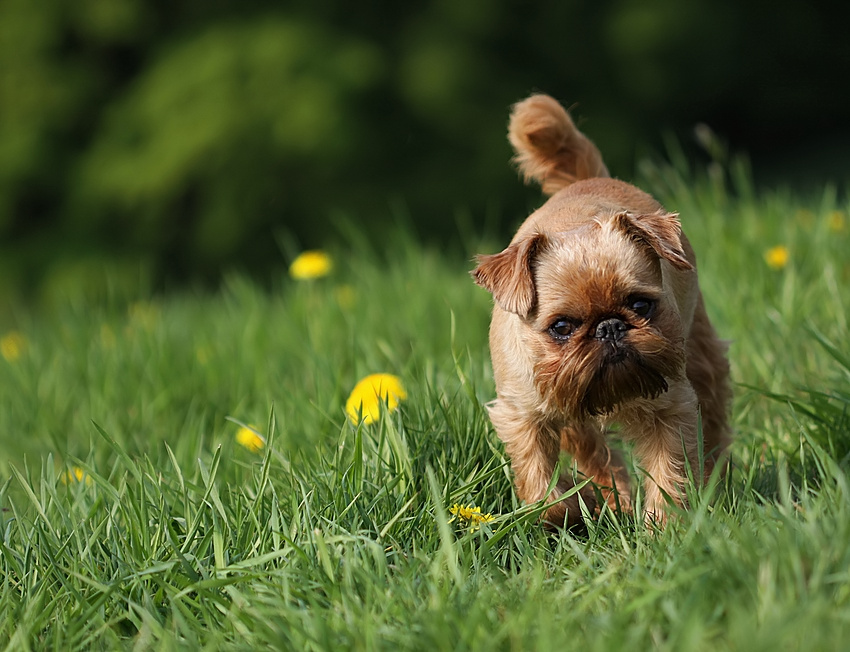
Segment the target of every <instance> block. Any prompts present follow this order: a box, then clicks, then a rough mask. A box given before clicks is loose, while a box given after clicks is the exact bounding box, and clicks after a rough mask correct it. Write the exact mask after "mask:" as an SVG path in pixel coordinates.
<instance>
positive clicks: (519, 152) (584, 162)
mask: <svg viewBox="0 0 850 652" xmlns="http://www.w3.org/2000/svg"><path fill="white" fill-rule="evenodd" d="M508 140H509V141H510V143H511V145H512V146H513V148H514V152H516V156H514V162H515V163H516V164H517V165H518V167H519V170H520V172H521V173H522V176H523V178H524V179H525V181H526V183H528V182H529V181H536V182H537V183H539V184H540V186H541V188H542V189H543V192H544V193H546V194H547V195H551V194H554V193H555V192H557V191H558V190H560V189H561V188H563V187H565V186H569V185H570V184H572V183H575V182H576V181H579V180H581V179H590V178H593V177H608V176H610V175H609V174H608V168H606V167H605V163H603V161H602V156H601V155H600V153H599V150H598V149H596V146H595V145H594V144H593V143H592V142H590V140H589V139H588V138H587V137H586V136H585V135H584V134H583V133H581V132H580V131H579V130H578V129H577V128H576V126H575V124H574V123H573V121H572V118H570V115H569V113H567V112H566V110H565V109H564V107H562V106H561V105H560V104H558V102H557V101H556V100H554V99H553V98H551V97H549V96H548V95H532V96H531V97H529V98H527V99H525V100H523V101H522V102H518V103H517V104H514V106H513V107H512V111H511V119H510V124H509V126H508Z"/></svg>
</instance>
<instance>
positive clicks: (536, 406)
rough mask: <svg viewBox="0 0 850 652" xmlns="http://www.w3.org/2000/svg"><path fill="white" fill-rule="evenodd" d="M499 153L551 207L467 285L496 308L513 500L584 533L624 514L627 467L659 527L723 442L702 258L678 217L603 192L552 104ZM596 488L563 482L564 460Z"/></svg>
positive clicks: (725, 367)
mask: <svg viewBox="0 0 850 652" xmlns="http://www.w3.org/2000/svg"><path fill="white" fill-rule="evenodd" d="M508 139H509V141H510V143H511V145H512V146H513V149H514V151H515V154H516V156H515V159H514V161H515V162H516V163H517V165H518V167H519V170H520V172H521V174H522V175H523V177H524V178H525V181H526V182H529V181H534V182H537V183H539V184H540V186H541V188H542V190H543V192H544V193H545V194H546V195H549V196H550V197H549V199H548V200H547V201H546V202H545V203H544V204H543V206H541V207H540V208H539V209H537V210H536V211H535V212H533V213H532V214H531V215H530V216H529V217H528V218H527V219H526V220H525V222H524V223H523V224H522V225H521V226H520V227H519V230H518V231H517V233H516V235H515V236H514V238H513V240H512V241H511V243H510V245H509V246H508V247H507V248H506V249H505V250H504V251H502V252H500V253H497V254H492V255H480V256H478V257H477V267H476V268H475V269H474V270H473V271H472V272H471V273H472V276H473V278H474V280H475V281H476V282H477V283H478V284H479V285H481V286H482V287H484V288H486V289H487V290H488V291H489V292H490V293H491V294H492V295H493V298H494V308H493V316H492V322H491V325H490V354H491V359H492V363H493V375H494V378H495V381H496V396H497V398H496V399H495V401H493V402H492V403H490V404H489V405H488V410H489V415H490V420H491V421H492V423H493V426H494V428H495V430H496V433H497V435H498V436H499V438H500V439H501V441H502V442H503V443H504V445H505V449H506V452H507V454H508V456H509V457H510V460H511V467H512V471H513V475H514V484H515V486H516V492H517V495H518V496H519V498H520V499H521V500H523V501H524V502H526V503H532V502H536V501H539V500H542V499H545V500H546V501H547V503H551V505H550V506H549V507H548V508H547V510H546V511H545V512H544V513H543V517H542V518H543V520H544V522H545V523H546V524H548V525H550V526H554V527H564V526H565V527H571V526H573V525H577V524H580V523H582V522H583V519H582V515H581V510H580V505H579V496H581V499H582V500H584V502H585V503H586V507H587V508H588V509H589V510H591V511H598V510H599V508H600V507H598V505H599V503H598V501H597V499H596V496H597V491H598V495H599V496H600V498H601V500H603V501H605V502H606V503H608V504H609V505H610V506H611V507H612V508H613V509H620V510H623V511H624V512H630V511H631V510H632V500H633V499H632V493H631V487H630V484H631V483H630V478H629V473H628V471H627V469H626V464H625V460H624V458H623V455H622V453H621V452H620V451H619V450H617V449H615V448H611V447H609V445H608V436H609V429H610V428H611V427H612V426H613V425H614V424H617V426H618V434H619V436H620V437H621V438H622V439H623V440H624V441H627V442H631V443H632V444H633V454H634V456H635V458H636V460H637V462H638V464H639V466H640V467H641V468H642V469H643V470H644V471H645V474H646V482H645V486H644V501H643V506H644V509H645V519H646V520H647V521H648V522H655V523H659V524H661V525H663V524H664V523H665V522H666V520H667V518H668V517H669V513H670V511H671V510H669V509H668V501H671V502H672V504H674V505H678V506H680V507H687V504H686V502H687V500H686V497H685V495H686V491H685V487H686V485H687V483H688V482H689V476H690V477H692V478H694V479H695V480H696V482H697V483H703V482H705V481H706V480H707V478H708V477H709V475H710V474H711V472H712V470H713V468H714V467H715V466H716V465H717V464H719V463H720V462H721V460H723V459H724V458H725V455H724V453H725V451H726V449H727V446H728V445H729V443H730V428H729V423H728V411H729V403H730V400H731V389H730V384H729V363H728V361H727V358H726V350H727V345H726V343H725V342H723V341H721V340H720V339H718V336H717V334H716V332H715V330H714V327H713V326H712V324H711V322H710V321H709V318H708V315H707V314H706V310H705V306H704V304H703V298H702V294H701V292H700V289H699V285H698V281H697V272H696V260H695V256H694V252H693V249H692V248H691V246H690V244H689V242H688V240H687V238H686V237H685V235H684V233H682V229H681V225H680V222H679V217H678V215H677V214H675V213H671V212H668V211H667V210H665V209H664V208H663V207H662V206H661V204H660V203H658V202H657V201H656V200H655V199H653V198H652V197H651V196H650V195H648V194H647V193H645V192H643V191H642V190H639V189H638V188H636V187H635V186H633V185H630V184H628V183H625V182H623V181H619V180H616V179H612V178H611V177H610V175H609V173H608V169H607V168H606V166H605V163H604V162H603V160H602V157H601V155H600V153H599V150H598V149H597V148H596V146H595V145H594V144H593V143H592V142H591V141H590V140H589V139H588V138H587V137H586V136H585V135H584V134H583V133H581V132H580V131H579V130H578V129H577V128H576V126H575V124H574V123H573V121H572V119H571V118H570V116H569V114H568V113H567V111H566V110H565V109H564V108H563V107H562V106H561V105H560V104H559V103H558V102H557V101H556V100H554V99H553V98H551V97H549V96H547V95H542V94H535V95H532V96H531V97H529V98H527V99H525V100H523V101H522V102H519V103H518V104H515V105H514V106H513V107H512V112H511V117H510V124H509V129H508ZM562 451H563V452H565V453H567V454H568V455H569V456H571V457H572V459H573V462H574V464H575V467H576V468H577V470H578V472H579V474H580V475H581V476H583V477H584V478H587V479H590V480H591V481H592V483H593V485H595V487H596V491H594V490H593V489H592V486H591V485H590V484H587V485H586V486H585V487H583V489H582V491H581V492H579V493H578V494H575V493H574V494H573V495H572V496H571V497H569V498H568V499H566V500H559V497H560V496H562V495H563V494H564V493H565V492H566V491H568V490H569V489H570V488H571V487H574V486H575V477H572V478H571V477H565V476H562V477H560V478H558V479H556V484H555V485H554V489H552V490H551V491H550V486H552V482H553V480H555V479H554V478H553V476H554V473H555V469H556V466H557V464H558V461H559V456H560V454H561V452H562Z"/></svg>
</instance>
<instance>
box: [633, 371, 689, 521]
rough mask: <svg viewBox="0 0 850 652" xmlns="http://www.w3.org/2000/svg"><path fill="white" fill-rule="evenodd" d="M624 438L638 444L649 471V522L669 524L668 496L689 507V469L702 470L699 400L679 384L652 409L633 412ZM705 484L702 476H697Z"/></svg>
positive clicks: (685, 384)
mask: <svg viewBox="0 0 850 652" xmlns="http://www.w3.org/2000/svg"><path fill="white" fill-rule="evenodd" d="M629 412H630V414H629V415H628V418H627V423H626V424H624V425H626V428H624V433H623V434H624V435H626V436H627V437H629V438H630V439H632V440H633V441H634V442H635V450H634V452H635V456H636V457H637V459H638V463H639V464H640V466H641V467H642V468H643V469H644V471H646V474H647V476H648V477H647V479H646V482H645V485H644V486H645V494H644V495H645V498H644V509H645V511H646V519H647V521H655V522H657V523H661V524H663V523H664V522H666V520H667V513H666V511H665V507H666V504H667V498H666V497H665V494H666V496H669V497H670V498H671V499H672V500H673V501H674V502H675V503H676V504H678V505H680V506H683V507H687V501H686V495H685V490H686V485H687V483H688V465H690V466H691V469H694V470H696V469H697V468H698V466H699V459H698V453H699V441H698V437H699V430H698V427H697V398H696V394H695V393H694V390H693V388H692V387H691V385H690V384H689V383H688V382H687V381H679V382H675V383H673V384H672V385H671V387H670V390H669V392H667V394H665V395H664V396H663V397H662V398H659V399H656V400H655V401H653V402H652V404H651V405H650V406H643V407H641V408H636V409H634V410H630V411H629ZM693 476H694V478H696V479H697V482H702V478H701V477H700V476H699V473H698V472H695V473H693Z"/></svg>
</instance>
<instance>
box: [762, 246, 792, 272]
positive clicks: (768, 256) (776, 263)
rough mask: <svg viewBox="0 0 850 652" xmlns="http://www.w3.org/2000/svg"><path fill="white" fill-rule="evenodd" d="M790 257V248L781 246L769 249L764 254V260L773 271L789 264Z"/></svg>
mask: <svg viewBox="0 0 850 652" xmlns="http://www.w3.org/2000/svg"><path fill="white" fill-rule="evenodd" d="M789 256H790V254H789V253H788V247H785V246H783V245H779V246H777V247H772V248H770V249H768V250H767V251H766V252H765V254H764V259H765V261H766V262H767V266H768V267H770V268H771V269H782V268H783V267H785V266H786V265H787V264H788V258H789Z"/></svg>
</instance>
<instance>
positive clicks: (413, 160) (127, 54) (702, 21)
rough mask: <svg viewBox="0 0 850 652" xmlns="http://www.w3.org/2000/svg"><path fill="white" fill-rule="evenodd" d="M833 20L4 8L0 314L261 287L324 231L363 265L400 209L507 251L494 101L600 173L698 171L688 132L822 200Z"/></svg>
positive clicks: (526, 198)
mask: <svg viewBox="0 0 850 652" xmlns="http://www.w3.org/2000/svg"><path fill="white" fill-rule="evenodd" d="M848 25H850V5H848V4H845V3H832V2H829V3H827V2H809V1H802V0H799V1H797V0H790V1H785V2H782V1H780V2H761V1H758V0H756V1H749V2H747V1H742V0H692V1H689V2H681V1H679V0H656V1H652V2H645V1H638V0H613V1H608V2H602V1H600V2H577V1H569V0H567V1H562V2H541V3H527V2H520V1H519V0H515V1H511V0H505V1H502V2H495V1H487V0H437V1H434V2H422V1H411V2H404V3H401V2H396V1H392V2H391V1H389V0H366V1H362V2H356V3H352V2H341V1H340V0H309V1H308V0H293V1H292V2H273V1H269V0H262V1H261V0H158V1H150V0H77V1H75V2H73V3H72V2H66V1H60V0H44V1H43V2H33V1H32V0H3V2H2V3H0V302H2V304H3V305H4V306H7V307H8V306H10V305H16V304H17V303H18V302H20V301H21V300H36V301H46V302H48V303H49V302H51V301H54V300H57V299H60V300H61V299H62V298H63V297H66V296H67V295H74V293H80V292H83V293H97V292H106V291H113V290H114V288H115V287H119V288H120V287H121V286H122V284H123V285H126V286H127V287H128V288H132V287H134V286H135V285H138V284H139V283H140V282H142V281H140V280H139V279H140V278H143V279H147V280H146V281H145V282H149V283H151V284H153V286H154V287H173V286H176V285H181V284H183V283H185V282H198V281H212V282H215V280H216V279H217V278H219V275H220V274H221V273H222V271H224V270H227V269H232V268H241V269H245V270H248V271H249V272H251V273H254V274H257V275H258V276H259V277H262V276H263V275H265V274H268V273H269V270H270V269H273V268H277V269H279V268H280V266H281V265H283V264H285V263H286V252H285V250H286V249H287V247H289V248H297V247H308V248H309V247H317V246H322V245H324V244H326V242H327V241H328V239H332V238H334V237H339V235H338V233H337V232H336V231H335V230H334V228H333V224H334V221H335V220H336V219H337V218H338V217H339V216H345V217H346V218H347V219H349V220H353V221H354V222H355V223H356V224H358V225H359V226H360V227H361V228H362V229H363V230H364V231H365V232H366V233H368V234H371V235H372V236H373V239H374V238H377V240H376V242H377V243H378V244H377V246H378V248H380V240H379V238H380V234H381V232H382V229H383V228H384V226H385V225H386V224H387V223H388V222H390V221H392V220H394V219H398V216H399V214H404V215H407V216H408V217H407V219H408V220H409V221H410V222H411V223H412V224H414V225H415V228H416V230H417V231H418V232H419V233H420V234H421V235H422V237H423V238H425V239H428V240H431V241H436V242H440V241H441V240H445V239H448V238H450V236H449V235H448V234H451V233H456V232H457V229H456V222H457V221H458V220H459V219H462V220H465V221H466V223H467V225H471V228H476V229H477V228H481V229H482V230H485V229H486V230H489V231H490V232H494V234H498V233H500V232H504V233H505V234H507V233H508V231H509V230H510V229H511V228H512V227H513V226H515V224H516V223H517V221H518V220H519V218H521V217H523V216H524V215H525V214H526V213H527V211H528V210H529V208H530V207H531V206H532V205H533V203H535V202H536V201H537V197H538V195H537V193H536V192H534V191H533V190H531V189H527V188H523V187H522V185H521V184H520V183H519V181H518V179H517V178H516V176H515V173H514V171H513V170H512V169H511V168H510V166H509V164H508V160H509V157H510V151H509V149H508V146H507V143H506V140H505V126H506V120H507V113H508V107H509V105H510V104H511V103H513V102H515V101H517V100H519V99H522V98H523V97H524V96H526V95H527V94H528V93H530V92H532V91H536V90H539V91H545V92H548V93H550V94H552V95H554V96H555V97H557V98H558V99H559V100H561V101H562V102H564V103H565V104H567V105H568V106H571V107H572V108H573V114H574V116H575V117H576V118H577V119H578V122H579V125H580V126H581V128H582V129H583V130H584V131H585V132H586V133H587V134H588V135H589V136H590V137H591V138H592V139H593V140H594V141H595V142H596V143H597V145H598V146H599V148H600V150H601V151H602V152H603V155H604V156H605V159H606V161H607V163H608V166H609V168H610V169H611V171H612V173H613V174H614V175H615V176H618V177H621V178H626V179H629V178H631V177H632V176H633V174H634V171H635V164H636V162H637V161H638V160H639V159H640V158H641V157H645V156H663V155H664V148H663V142H664V141H663V139H664V138H665V137H671V136H672V137H674V138H675V139H676V140H677V141H678V142H680V143H682V145H683V147H684V148H685V150H686V152H689V153H690V155H691V156H693V157H695V158H697V159H698V158H699V156H700V154H699V151H698V149H697V148H696V147H695V146H694V137H693V133H694V127H695V126H696V125H697V124H701V123H704V124H707V125H709V126H710V127H711V128H712V129H713V130H714V132H715V133H717V134H719V135H720V137H721V138H722V139H723V140H724V141H726V142H727V143H728V145H729V147H730V148H731V149H732V150H735V151H743V152H746V153H747V154H748V155H749V156H750V158H751V160H752V163H753V169H754V170H755V174H756V180H757V182H758V183H760V184H762V185H775V184H782V185H791V186H794V187H797V188H799V189H805V188H807V187H813V186H818V185H820V186H822V185H823V184H824V183H825V182H828V183H834V184H836V185H837V186H838V188H839V189H840V190H841V191H843V188H844V186H843V184H844V182H845V181H846V180H847V179H848V176H850V174H848V173H849V172H850V159H849V158H848V156H847V154H846V152H847V147H848V145H850V126H848V120H847V118H848V110H847V104H848V99H850V98H848V95H850V84H848V79H850V74H848V73H850V39H848V36H847V29H848ZM459 216H460V217H459ZM335 234H337V235H335ZM282 243H283V244H282ZM128 291H131V290H128Z"/></svg>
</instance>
